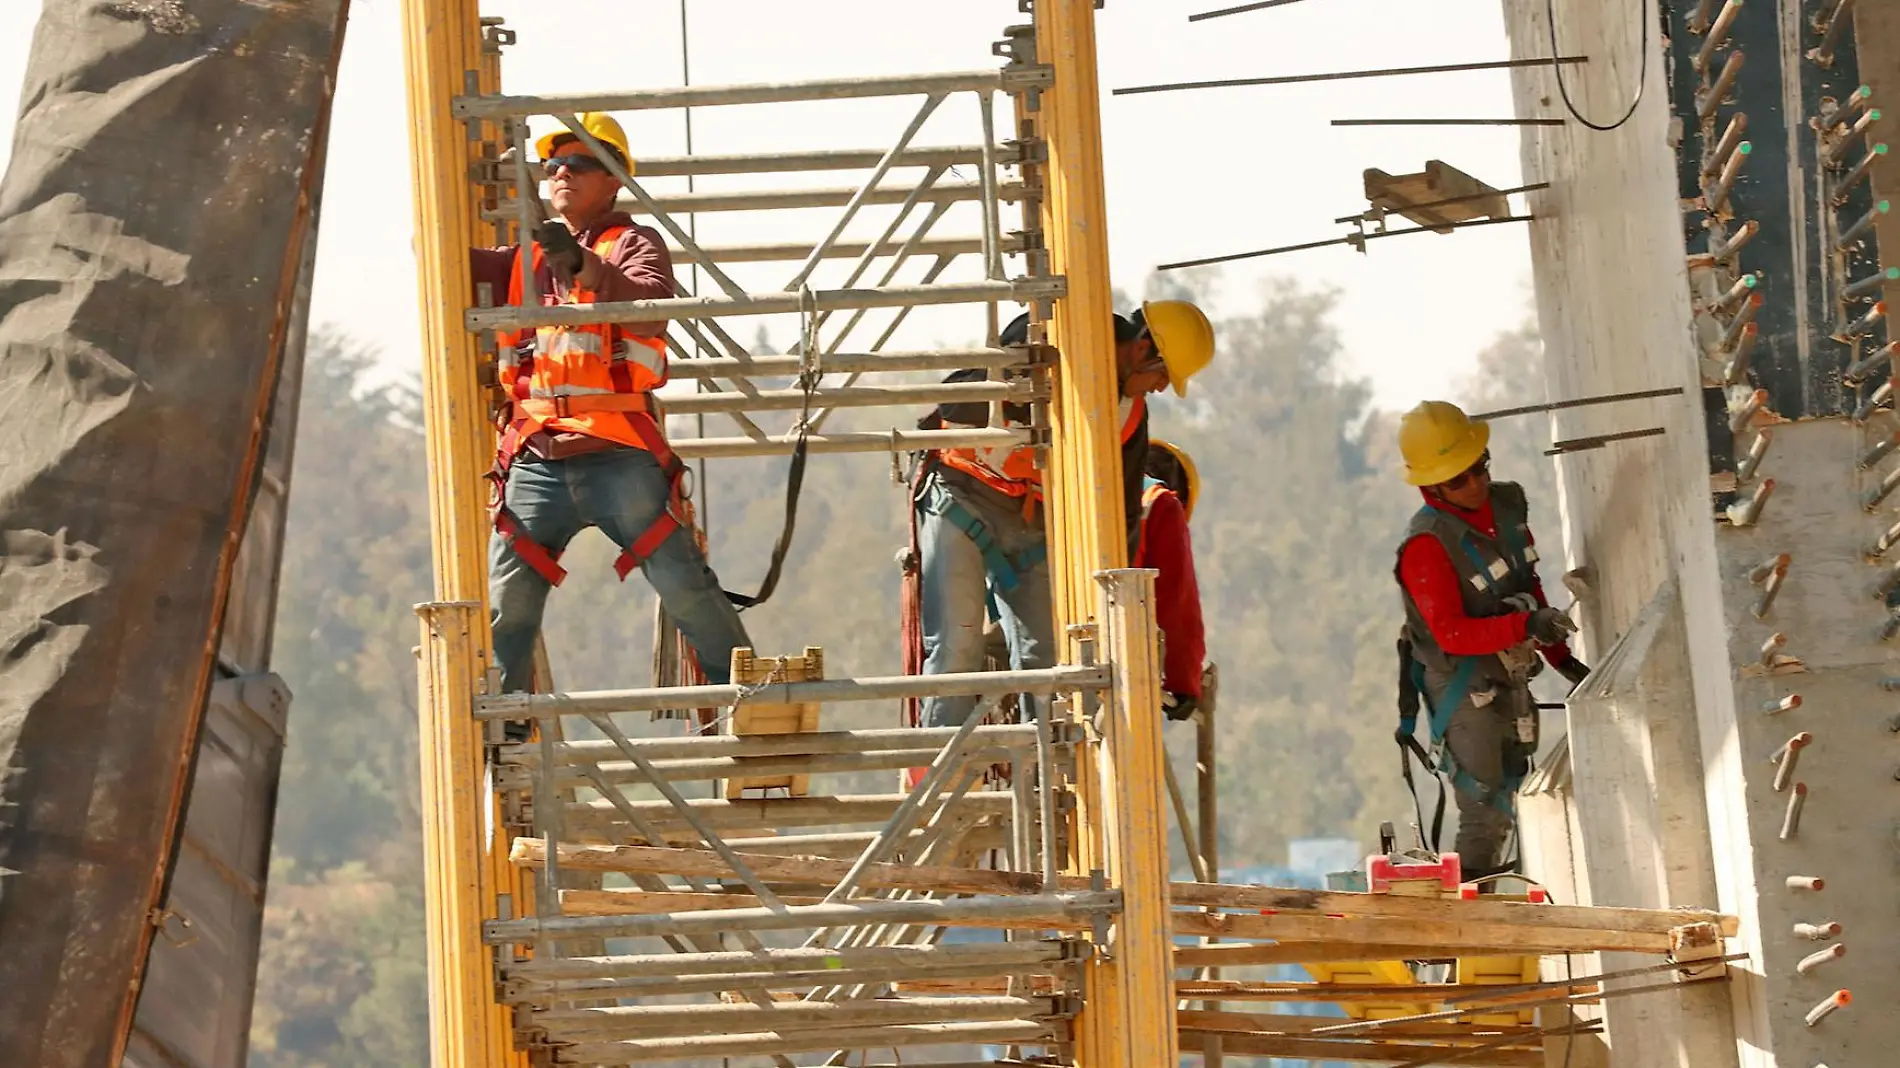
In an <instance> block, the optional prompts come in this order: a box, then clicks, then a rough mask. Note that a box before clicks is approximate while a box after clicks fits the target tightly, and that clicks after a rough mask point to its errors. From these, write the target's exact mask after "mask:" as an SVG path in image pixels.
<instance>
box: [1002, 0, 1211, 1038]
mask: <svg viewBox="0 0 1900 1068" xmlns="http://www.w3.org/2000/svg"><path fill="white" fill-rule="evenodd" d="M1035 13H1036V55H1037V59H1038V60H1039V61H1040V62H1043V63H1047V64H1049V65H1050V66H1051V67H1052V68H1053V72H1054V76H1055V77H1054V82H1055V84H1054V85H1053V87H1051V88H1050V89H1049V90H1047V91H1045V92H1044V93H1043V95H1042V110H1041V115H1040V119H1041V132H1042V134H1043V137H1044V138H1045V140H1046V142H1047V145H1048V152H1049V161H1048V164H1047V168H1046V172H1045V173H1046V175H1047V183H1046V185H1047V195H1046V198H1045V200H1044V211H1043V232H1044V236H1045V240H1046V242H1047V245H1048V248H1049V259H1050V269H1051V270H1052V271H1053V272H1055V273H1056V274H1060V275H1062V276H1063V277H1064V278H1066V279H1067V282H1068V295H1067V296H1065V297H1064V298H1062V299H1061V300H1058V301H1056V302H1055V307H1054V309H1053V313H1052V316H1051V320H1050V324H1049V340H1050V342H1051V344H1053V345H1054V346H1055V347H1056V349H1057V350H1058V351H1059V352H1060V354H1061V358H1060V363H1059V365H1058V371H1057V375H1056V383H1055V396H1054V399H1053V402H1052V404H1051V406H1050V407H1051V412H1050V422H1051V426H1052V430H1053V435H1052V443H1051V447H1050V455H1049V464H1048V469H1047V471H1046V473H1045V488H1046V491H1047V493H1046V495H1047V499H1048V516H1047V522H1048V530H1049V542H1050V561H1051V563H1050V566H1051V569H1052V570H1051V576H1050V577H1051V580H1052V586H1053V588H1054V597H1055V609H1056V620H1057V624H1058V626H1061V627H1063V628H1065V633H1067V631H1066V628H1067V627H1068V626H1070V625H1074V624H1081V623H1087V622H1090V621H1092V620H1100V621H1101V622H1102V623H1103V624H1104V626H1103V628H1102V629H1101V635H1102V638H1103V639H1104V646H1105V651H1106V652H1107V653H1108V655H1109V657H1110V659H1111V660H1112V661H1113V662H1114V664H1115V668H1116V684H1115V687H1114V691H1113V693H1112V694H1111V696H1110V707H1109V709H1108V713H1109V714H1108V715H1107V716H1105V717H1103V719H1102V723H1103V731H1102V734H1101V736H1100V737H1098V738H1094V739H1092V740H1091V742H1090V744H1089V746H1088V751H1087V759H1084V760H1081V761H1079V762H1078V776H1077V778H1078V782H1077V789H1076V794H1077V804H1076V824H1075V828H1074V830H1075V833H1074V834H1073V835H1072V840H1073V841H1074V843H1075V845H1074V854H1073V856H1072V857H1071V858H1070V859H1071V864H1072V865H1073V867H1074V868H1075V869H1076V870H1078V871H1083V872H1087V871H1091V870H1098V869H1099V870H1101V871H1103V872H1104V873H1105V874H1106V876H1107V878H1108V884H1109V886H1110V887H1112V888H1114V889H1118V890H1121V891H1122V894H1123V907H1124V911H1123V913H1122V915H1121V916H1120V917H1119V918H1118V920H1117V922H1116V923H1115V925H1114V926H1113V927H1112V929H1111V931H1110V937H1109V942H1108V945H1107V946H1105V947H1103V949H1104V950H1105V951H1106V952H1105V953H1103V954H1098V955H1097V956H1096V957H1095V958H1093V959H1092V960H1091V961H1090V962H1089V964H1088V965H1087V966H1086V974H1085V976H1084V983H1085V986H1084V1006H1083V1010H1082V1012H1081V1013H1080V1014H1079V1015H1078V1016H1077V1017H1076V1021H1075V1042H1076V1049H1075V1055H1076V1063H1077V1064H1078V1065H1079V1066H1081V1068H1158V1066H1164V1065H1174V1064H1176V1063H1178V1062H1179V1059H1180V1054H1179V1049H1178V1042H1177V1039H1176V1035H1175V1020H1174V1000H1173V982H1172V978H1173V968H1172V965H1173V957H1172V952H1173V947H1172V945H1171V942H1170V937H1169V930H1170V925H1169V923H1168V918H1167V912H1168V907H1169V905H1168V863H1167V862H1168V850H1167V819H1166V816H1165V809H1164V807H1163V805H1164V801H1163V798H1162V789H1163V782H1164V780H1163V777H1162V774H1161V771H1162V765H1161V761H1162V759H1164V755H1163V753H1162V749H1161V707H1160V702H1161V691H1160V683H1159V672H1158V669H1157V664H1156V655H1157V654H1156V644H1157V643H1156V637H1155V627H1154V617H1153V612H1152V605H1151V604H1150V600H1151V597H1152V590H1153V579H1152V576H1150V575H1147V574H1145V573H1138V572H1130V571H1118V570H1114V569H1118V568H1123V567H1125V565H1126V563H1127V552H1128V545H1127V538H1126V532H1125V530H1124V527H1123V521H1124V520H1123V516H1124V513H1123V509H1122V499H1121V434H1120V430H1121V420H1120V418H1119V416H1118V410H1117V409H1118V402H1119V394H1120V389H1119V386H1118V383H1117V379H1116V374H1115V341H1114V331H1113V327H1112V325H1111V317H1112V315H1113V312H1114V308H1113V304H1112V302H1111V297H1110V292H1109V275H1108V216H1107V204H1106V195H1105V193H1104V190H1103V182H1102V141H1101V137H1102V134H1101V111H1100V86H1099V84H1098V82H1097V78H1096V69H1095V6H1094V0H1037V3H1036V6H1035ZM1098 598H1099V600H1098ZM1098 606H1099V609H1100V611H1099V614H1098ZM1075 637H1076V636H1075V635H1074V634H1070V638H1069V646H1068V650H1067V652H1068V655H1069V657H1070V660H1071V662H1074V661H1075V659H1076V657H1077V656H1078V655H1079V652H1080V650H1079V649H1078V648H1077V647H1076V644H1075Z"/></svg>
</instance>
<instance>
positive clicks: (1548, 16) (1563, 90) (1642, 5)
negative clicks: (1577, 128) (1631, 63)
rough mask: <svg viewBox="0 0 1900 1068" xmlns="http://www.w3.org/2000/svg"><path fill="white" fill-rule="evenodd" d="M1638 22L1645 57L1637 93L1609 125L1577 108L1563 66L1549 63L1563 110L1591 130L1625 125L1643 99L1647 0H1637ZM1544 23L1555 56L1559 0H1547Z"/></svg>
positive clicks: (1641, 61) (1639, 69) (1640, 62)
mask: <svg viewBox="0 0 1900 1068" xmlns="http://www.w3.org/2000/svg"><path fill="white" fill-rule="evenodd" d="M1636 21H1637V22H1638V23H1639V24H1640V26H1641V30H1640V32H1639V35H1638V44H1637V47H1638V49H1639V50H1640V51H1641V54H1642V58H1641V59H1639V60H1638V61H1637V67H1636V95H1635V96H1632V97H1631V98H1630V106H1629V109H1628V110H1626V111H1624V112H1623V117H1622V118H1620V119H1618V120H1616V121H1615V122H1613V123H1610V124H1609V125H1607V126H1606V125H1604V124H1602V123H1599V122H1592V121H1591V120H1590V119H1588V118H1586V117H1585V116H1584V114H1583V112H1581V111H1578V110H1577V105H1576V103H1575V102H1573V101H1572V100H1571V99H1570V88H1569V87H1568V86H1566V85H1565V84H1564V69H1563V66H1562V65H1561V64H1559V63H1556V62H1552V63H1551V65H1550V72H1551V75H1552V76H1553V77H1555V78H1556V79H1557V95H1559V96H1561V97H1563V101H1564V109H1565V110H1566V111H1568V112H1570V115H1571V117H1572V118H1574V119H1576V120H1577V121H1578V122H1580V123H1583V124H1584V125H1585V126H1588V127H1589V128H1590V129H1592V130H1596V131H1598V132H1601V133H1608V132H1610V131H1611V130H1614V129H1616V128H1617V127H1619V126H1622V125H1623V124H1624V123H1626V122H1628V121H1630V117H1631V116H1633V115H1635V114H1636V106H1637V105H1638V104H1641V103H1642V102H1643V90H1644V88H1645V87H1646V86H1648V84H1649V3H1648V0H1636ZM1544 23H1545V25H1546V27H1548V28H1549V30H1550V54H1551V55H1553V56H1554V55H1557V54H1558V52H1557V0H1544Z"/></svg>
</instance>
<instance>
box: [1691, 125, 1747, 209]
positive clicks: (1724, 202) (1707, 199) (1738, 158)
mask: <svg viewBox="0 0 1900 1068" xmlns="http://www.w3.org/2000/svg"><path fill="white" fill-rule="evenodd" d="M1754 151H1755V144H1754V142H1752V141H1743V142H1742V143H1741V144H1739V145H1736V146H1735V151H1733V152H1731V153H1729V157H1728V159H1726V160H1724V161H1723V162H1722V173H1721V174H1720V175H1719V176H1717V178H1716V180H1715V185H1714V186H1712V187H1710V189H1709V190H1708V191H1707V192H1705V193H1704V194H1703V196H1702V200H1703V203H1705V204H1706V205H1707V206H1708V209H1709V210H1710V211H1711V212H1718V213H1719V212H1721V211H1723V210H1725V209H1727V207H1728V195H1729V193H1730V192H1731V191H1732V190H1733V189H1734V188H1735V179H1737V178H1739V177H1741V174H1742V164H1744V163H1747V162H1748V157H1749V154H1750V153H1752V152H1754Z"/></svg>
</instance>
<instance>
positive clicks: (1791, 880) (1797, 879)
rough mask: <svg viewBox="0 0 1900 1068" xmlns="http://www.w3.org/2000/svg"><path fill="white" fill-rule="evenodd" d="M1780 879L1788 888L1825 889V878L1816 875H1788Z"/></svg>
mask: <svg viewBox="0 0 1900 1068" xmlns="http://www.w3.org/2000/svg"><path fill="white" fill-rule="evenodd" d="M1782 881H1783V883H1784V884H1785V885H1786V886H1787V887H1788V889H1790V890H1825V889H1827V880H1826V879H1823V878H1821V877H1820V876H1818V875H1790V876H1788V877H1787V878H1786V879H1784V880H1782Z"/></svg>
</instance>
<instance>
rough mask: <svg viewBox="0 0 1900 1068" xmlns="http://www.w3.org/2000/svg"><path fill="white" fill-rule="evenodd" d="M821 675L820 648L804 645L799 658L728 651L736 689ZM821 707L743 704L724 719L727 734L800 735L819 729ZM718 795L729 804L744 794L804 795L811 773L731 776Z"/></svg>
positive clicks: (822, 655) (812, 703)
mask: <svg viewBox="0 0 1900 1068" xmlns="http://www.w3.org/2000/svg"><path fill="white" fill-rule="evenodd" d="M824 677H825V653H824V650H822V649H820V648H818V647H816V646H811V645H808V646H806V647H805V652H804V655H802V656H774V657H765V658H760V657H758V656H757V655H755V654H754V653H753V652H752V650H751V649H744V648H741V649H734V650H733V651H732V681H733V683H734V684H736V685H739V686H757V685H759V684H760V683H766V682H810V681H812V680H814V679H822V678H824ZM818 710H819V705H818V703H817V702H815V701H799V702H793V703H790V704H770V703H765V702H756V701H741V702H739V703H738V704H736V705H734V706H733V708H732V716H731V718H729V719H727V720H726V721H725V732H724V733H726V734H729V735H734V736H739V737H745V736H757V735H762V734H801V733H810V732H812V731H816V730H817V729H818ZM724 782H725V788H724V789H723V790H722V791H721V792H722V793H723V794H724V795H725V797H726V799H727V800H731V801H736V800H739V799H741V798H743V797H744V796H745V793H746V791H747V790H784V791H786V793H787V794H788V795H789V796H792V797H804V796H805V795H807V794H808V793H810V792H811V776H810V775H809V774H796V773H795V774H782V773H775V774H771V775H735V776H734V777H732V778H730V779H726V780H724Z"/></svg>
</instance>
